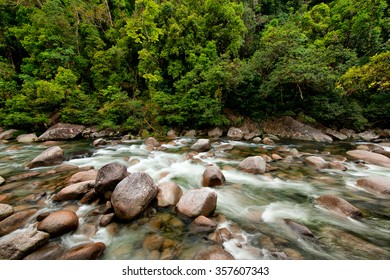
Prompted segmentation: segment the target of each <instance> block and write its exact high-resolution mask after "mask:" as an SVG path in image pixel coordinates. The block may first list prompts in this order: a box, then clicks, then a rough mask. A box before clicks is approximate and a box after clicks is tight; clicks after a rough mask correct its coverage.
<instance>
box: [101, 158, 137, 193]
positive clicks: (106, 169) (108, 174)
mask: <svg viewBox="0 0 390 280" xmlns="http://www.w3.org/2000/svg"><path fill="white" fill-rule="evenodd" d="M127 175H129V173H128V172H127V167H126V166H124V165H123V164H120V163H116V162H114V163H108V164H106V165H104V166H103V167H102V168H100V169H99V171H98V173H97V175H96V182H95V191H96V193H100V194H103V193H105V192H107V191H112V190H114V188H115V186H116V185H117V184H118V183H119V182H120V181H122V180H123V179H124V178H126V176H127Z"/></svg>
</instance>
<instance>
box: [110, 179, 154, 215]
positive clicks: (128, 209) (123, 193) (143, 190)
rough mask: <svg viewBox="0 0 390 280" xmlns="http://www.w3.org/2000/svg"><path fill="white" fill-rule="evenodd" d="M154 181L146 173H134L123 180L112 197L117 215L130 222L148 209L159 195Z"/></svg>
mask: <svg viewBox="0 0 390 280" xmlns="http://www.w3.org/2000/svg"><path fill="white" fill-rule="evenodd" d="M157 191H158V189H157V187H156V185H155V184H154V182H153V179H152V178H151V177H150V176H149V175H148V174H146V173H134V174H131V175H129V176H127V177H126V178H125V179H123V180H122V181H121V182H120V183H119V184H118V185H117V186H116V188H115V190H114V192H113V193H112V196H111V203H112V205H113V207H114V211H115V215H116V216H117V217H118V218H119V219H122V220H130V219H132V218H134V217H135V216H137V215H138V214H140V213H141V212H142V211H144V210H145V209H146V207H147V206H148V205H149V203H150V202H151V201H152V199H154V198H155V197H156V195H157Z"/></svg>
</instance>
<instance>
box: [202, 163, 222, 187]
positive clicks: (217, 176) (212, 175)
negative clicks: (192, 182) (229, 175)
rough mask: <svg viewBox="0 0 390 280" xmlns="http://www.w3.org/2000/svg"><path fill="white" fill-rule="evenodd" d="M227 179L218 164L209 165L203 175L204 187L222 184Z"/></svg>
mask: <svg viewBox="0 0 390 280" xmlns="http://www.w3.org/2000/svg"><path fill="white" fill-rule="evenodd" d="M225 181H226V179H225V176H224V175H223V173H222V171H221V169H219V167H218V166H215V165H213V166H208V167H207V168H206V170H205V171H204V172H203V175H202V186H203V187H215V186H222V185H223V184H224V183H225Z"/></svg>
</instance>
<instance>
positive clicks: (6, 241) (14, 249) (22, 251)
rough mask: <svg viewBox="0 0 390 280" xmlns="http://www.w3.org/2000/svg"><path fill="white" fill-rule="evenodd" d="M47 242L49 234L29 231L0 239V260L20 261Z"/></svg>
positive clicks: (33, 230)
mask: <svg viewBox="0 0 390 280" xmlns="http://www.w3.org/2000/svg"><path fill="white" fill-rule="evenodd" d="M47 242H49V234H47V233H46V232H42V231H37V230H36V229H29V230H26V231H23V232H18V233H16V234H10V235H8V236H5V237H4V238H2V239H0V260H21V259H23V258H24V257H25V256H27V255H28V254H30V253H31V252H33V251H35V250H37V249H38V248H40V247H42V246H44V245H45V244H46V243H47Z"/></svg>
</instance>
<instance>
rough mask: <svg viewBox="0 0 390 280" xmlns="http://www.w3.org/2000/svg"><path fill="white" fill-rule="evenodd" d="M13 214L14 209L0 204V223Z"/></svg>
mask: <svg viewBox="0 0 390 280" xmlns="http://www.w3.org/2000/svg"><path fill="white" fill-rule="evenodd" d="M13 213H14V208H13V207H12V206H11V205H8V204H3V203H0V221H2V220H4V219H5V218H7V217H9V216H11V215H12V214H13Z"/></svg>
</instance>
